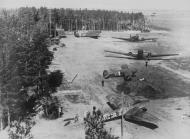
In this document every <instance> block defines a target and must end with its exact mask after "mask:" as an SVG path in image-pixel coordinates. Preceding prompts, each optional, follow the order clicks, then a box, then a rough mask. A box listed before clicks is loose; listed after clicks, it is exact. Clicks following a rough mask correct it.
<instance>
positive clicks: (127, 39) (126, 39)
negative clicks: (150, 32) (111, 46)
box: [112, 37, 130, 41]
mask: <svg viewBox="0 0 190 139" xmlns="http://www.w3.org/2000/svg"><path fill="white" fill-rule="evenodd" d="M112 38H114V39H119V40H123V41H130V39H129V38H117V37H112Z"/></svg>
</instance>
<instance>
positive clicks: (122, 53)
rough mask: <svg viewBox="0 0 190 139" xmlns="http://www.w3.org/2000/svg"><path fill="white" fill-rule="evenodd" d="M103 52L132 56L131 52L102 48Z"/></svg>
mask: <svg viewBox="0 0 190 139" xmlns="http://www.w3.org/2000/svg"><path fill="white" fill-rule="evenodd" d="M104 52H108V53H113V54H121V55H125V56H132V55H131V53H124V52H115V51H109V50H104Z"/></svg>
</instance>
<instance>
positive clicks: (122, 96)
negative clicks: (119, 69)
mask: <svg viewBox="0 0 190 139" xmlns="http://www.w3.org/2000/svg"><path fill="white" fill-rule="evenodd" d="M121 99H122V108H121V139H123V110H124V106H123V105H124V100H123V99H124V94H123V91H122V92H121Z"/></svg>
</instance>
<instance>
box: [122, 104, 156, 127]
mask: <svg viewBox="0 0 190 139" xmlns="http://www.w3.org/2000/svg"><path fill="white" fill-rule="evenodd" d="M124 118H125V120H126V121H128V122H131V123H134V124H137V125H140V126H144V127H146V128H150V129H156V128H158V126H157V125H156V124H155V123H156V122H158V121H159V119H158V118H157V117H155V116H153V115H151V114H149V113H148V112H147V109H146V108H138V107H134V108H133V109H130V110H129V111H128V112H127V113H126V114H125V115H124Z"/></svg>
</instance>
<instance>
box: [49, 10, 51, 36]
mask: <svg viewBox="0 0 190 139" xmlns="http://www.w3.org/2000/svg"><path fill="white" fill-rule="evenodd" d="M49 24H50V25H49V26H50V29H49V31H50V34H49V35H50V37H51V9H50V12H49Z"/></svg>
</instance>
